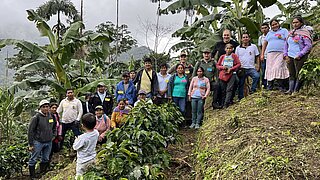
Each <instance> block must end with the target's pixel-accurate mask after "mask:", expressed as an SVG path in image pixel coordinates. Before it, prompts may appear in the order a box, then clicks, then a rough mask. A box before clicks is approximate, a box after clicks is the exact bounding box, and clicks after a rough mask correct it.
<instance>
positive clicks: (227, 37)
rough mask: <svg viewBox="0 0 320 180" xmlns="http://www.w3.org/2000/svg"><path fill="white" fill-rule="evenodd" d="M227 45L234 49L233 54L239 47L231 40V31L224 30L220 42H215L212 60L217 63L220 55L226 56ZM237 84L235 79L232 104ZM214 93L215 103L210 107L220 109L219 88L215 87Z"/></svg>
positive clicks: (221, 103)
mask: <svg viewBox="0 0 320 180" xmlns="http://www.w3.org/2000/svg"><path fill="white" fill-rule="evenodd" d="M227 44H232V46H233V47H234V48H233V51H232V52H233V53H234V52H235V49H236V47H237V46H239V43H238V42H237V41H235V40H233V39H231V31H230V30H229V29H225V30H224V31H223V32H222V41H220V42H217V43H216V45H215V46H214V47H213V51H212V53H211V57H212V58H214V59H215V60H216V62H218V59H219V58H220V57H221V56H222V55H224V54H226V51H225V48H226V45H227ZM216 56H217V57H216ZM217 76H218V75H217ZM237 82H238V79H236V83H235V87H234V88H233V89H234V90H233V92H232V96H231V103H233V98H234V96H235V91H236V87H237V86H238V83H237ZM215 92H216V94H215V95H214V100H215V102H213V103H212V106H213V108H220V107H221V106H222V105H223V102H222V99H221V98H220V97H221V96H222V95H221V90H220V86H218V87H217V90H216V91H215Z"/></svg>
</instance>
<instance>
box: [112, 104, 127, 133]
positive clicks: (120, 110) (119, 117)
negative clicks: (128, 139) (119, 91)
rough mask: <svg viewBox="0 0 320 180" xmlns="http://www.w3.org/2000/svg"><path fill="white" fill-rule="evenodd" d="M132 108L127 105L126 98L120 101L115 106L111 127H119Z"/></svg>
mask: <svg viewBox="0 0 320 180" xmlns="http://www.w3.org/2000/svg"><path fill="white" fill-rule="evenodd" d="M129 112H130V109H129V108H127V107H126V101H125V99H121V100H120V101H119V102H118V106H117V107H116V108H114V110H113V112H112V115H111V128H119V127H121V126H122V125H123V124H124V123H125V122H126V116H127V115H128V114H129Z"/></svg>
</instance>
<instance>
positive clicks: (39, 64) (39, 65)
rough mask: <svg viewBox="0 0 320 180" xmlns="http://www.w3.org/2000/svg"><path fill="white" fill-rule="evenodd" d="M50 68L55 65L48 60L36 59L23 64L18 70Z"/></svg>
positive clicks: (43, 69)
mask: <svg viewBox="0 0 320 180" xmlns="http://www.w3.org/2000/svg"><path fill="white" fill-rule="evenodd" d="M48 69H54V66H53V65H52V64H51V63H49V62H48V61H45V60H42V61H34V62H31V63H29V64H26V65H24V66H22V67H21V68H20V69H19V70H18V72H20V71H45V70H48Z"/></svg>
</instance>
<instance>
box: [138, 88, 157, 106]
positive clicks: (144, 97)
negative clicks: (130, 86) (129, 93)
mask: <svg viewBox="0 0 320 180" xmlns="http://www.w3.org/2000/svg"><path fill="white" fill-rule="evenodd" d="M138 98H139V99H138V101H136V102H135V103H134V106H137V104H138V103H139V102H140V101H145V102H146V103H150V104H153V102H152V100H151V99H147V93H146V91H144V90H139V92H138Z"/></svg>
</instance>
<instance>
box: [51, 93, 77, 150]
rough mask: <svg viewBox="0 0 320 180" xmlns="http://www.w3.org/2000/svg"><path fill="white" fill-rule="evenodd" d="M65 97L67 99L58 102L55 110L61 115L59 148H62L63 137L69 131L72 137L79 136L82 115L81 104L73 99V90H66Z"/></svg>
mask: <svg viewBox="0 0 320 180" xmlns="http://www.w3.org/2000/svg"><path fill="white" fill-rule="evenodd" d="M66 96H67V97H66V98H65V99H63V100H62V101H61V102H60V104H59V107H58V109H57V113H58V114H61V124H62V141H61V148H62V147H63V142H64V137H65V135H66V133H67V132H68V131H69V130H70V129H71V130H72V132H73V135H74V136H79V135H80V119H81V117H82V114H83V109H82V103H81V101H80V100H79V99H77V98H75V97H74V93H73V89H67V91H66Z"/></svg>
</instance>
